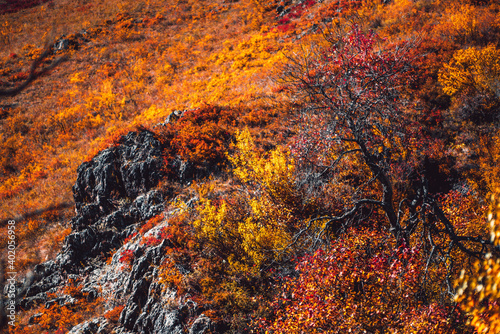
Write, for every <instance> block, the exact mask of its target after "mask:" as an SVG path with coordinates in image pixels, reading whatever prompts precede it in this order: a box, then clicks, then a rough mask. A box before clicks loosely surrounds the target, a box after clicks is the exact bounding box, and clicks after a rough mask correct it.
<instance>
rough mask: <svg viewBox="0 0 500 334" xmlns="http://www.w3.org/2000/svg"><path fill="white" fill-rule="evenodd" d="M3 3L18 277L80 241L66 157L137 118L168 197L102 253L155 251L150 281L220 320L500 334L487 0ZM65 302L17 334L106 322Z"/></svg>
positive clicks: (41, 309) (1, 60)
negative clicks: (152, 146)
mask: <svg viewBox="0 0 500 334" xmlns="http://www.w3.org/2000/svg"><path fill="white" fill-rule="evenodd" d="M0 6H2V8H1V9H0V92H6V91H9V90H11V89H12V88H15V87H21V86H22V85H23V83H26V85H25V86H23V87H22V89H20V90H19V92H16V94H15V95H12V94H3V95H1V94H0V99H1V100H0V141H1V143H2V144H1V145H0V199H1V202H2V203H1V204H0V220H1V222H4V221H7V220H8V219H15V220H16V222H17V223H16V228H17V230H16V237H17V238H18V239H17V240H18V248H17V251H18V253H17V255H18V259H17V261H18V266H19V267H18V270H19V272H20V274H25V273H27V272H28V271H29V270H30V269H32V268H33V266H34V265H36V264H37V263H39V262H41V261H44V260H45V258H47V259H49V258H54V257H55V254H56V252H57V250H58V249H60V247H61V245H62V244H63V242H64V238H65V236H67V235H68V234H69V233H70V232H71V229H70V228H69V224H68V222H69V220H70V217H71V215H72V214H73V212H72V211H73V210H72V205H73V203H72V201H71V198H72V194H71V187H72V185H73V184H74V182H75V178H76V173H75V171H76V169H77V166H78V165H80V164H81V163H82V162H83V161H86V160H89V159H91V158H92V157H93V156H95V154H96V153H97V152H99V151H101V150H103V149H105V148H108V147H111V146H115V145H118V144H119V142H120V138H121V137H122V135H124V134H126V133H127V132H128V131H129V130H135V129H143V128H147V129H149V130H150V131H152V132H155V135H156V137H157V138H159V139H160V140H161V141H162V146H163V147H164V150H163V152H162V158H163V160H164V162H165V163H164V166H163V167H164V170H163V172H165V173H164V174H165V175H166V176H165V179H164V180H162V181H161V183H160V185H159V186H158V188H162V187H163V188H162V189H161V190H165V189H167V190H168V191H166V193H168V194H169V196H170V197H168V198H166V199H165V207H166V210H165V212H163V213H162V214H160V215H157V216H155V217H154V218H152V219H150V220H148V221H142V222H137V223H138V224H137V225H136V228H135V230H134V231H132V232H131V233H130V235H129V237H128V238H126V239H125V241H124V243H123V247H122V248H121V249H120V251H119V252H120V253H119V254H117V256H113V254H108V255H109V256H110V260H109V261H108V263H107V264H106V265H111V263H112V261H113V259H118V260H119V262H120V263H121V264H120V266H121V269H122V270H123V271H124V272H126V271H127V270H128V269H129V268H130V267H131V266H132V265H133V264H134V261H135V259H136V253H134V251H133V250H132V248H131V247H128V246H129V245H131V244H132V243H137V245H138V246H140V247H144V248H148V247H155V246H158V245H160V244H161V243H163V244H164V246H165V250H164V252H165V254H164V255H165V258H164V261H163V263H161V264H160V265H159V266H158V267H157V268H156V269H157V270H158V277H159V278H158V282H159V283H160V284H161V286H162V287H163V289H164V291H166V290H168V289H170V290H169V291H171V290H172V291H173V290H175V291H176V292H177V295H179V296H180V295H189V296H190V298H192V299H193V301H195V302H196V303H197V305H198V307H199V310H203V313H204V314H206V315H207V316H209V317H210V318H211V319H212V320H213V321H214V323H215V324H216V329H217V331H219V332H228V333H238V332H239V333H241V332H248V333H320V332H327V333H348V332H358V333H363V332H366V333H385V332H394V333H424V332H431V333H434V332H437V333H472V332H474V331H476V332H481V333H482V332H484V333H486V332H490V333H495V332H499V331H500V329H499V328H500V326H499V324H498V323H499V321H498V319H499V317H500V311H499V309H498V303H497V301H496V299H498V291H497V288H496V285H497V283H498V282H497V278H496V276H498V275H497V274H498V263H497V262H498V235H497V234H498V233H497V232H498V231H497V230H498V228H497V222H496V219H497V218H496V215H497V211H498V210H497V209H498V208H497V206H498V205H497V199H496V198H497V195H495V196H496V197H494V199H493V200H490V197H491V195H492V194H496V193H497V187H498V185H499V181H500V180H499V178H498V175H499V173H500V169H499V167H498V166H499V164H500V151H499V149H498V147H499V145H500V137H499V135H498V130H499V126H498V121H499V120H500V118H499V115H498V110H499V108H500V83H499V76H500V63H499V56H500V51H499V50H500V45H499V42H498V41H499V40H500V18H499V12H500V5H499V4H498V2H496V1H476V0H465V1H461V2H457V1H452V0H442V1H430V0H418V1H412V0H392V1H383V0H324V1H314V0H296V1H295V0H294V1H278V0H276V1H274V0H273V1H264V2H263V1H255V0H251V1H223V0H216V1H206V0H201V1H198V0H181V1H177V0H176V1H174V0H167V1H160V0H149V1H146V2H141V1H139V2H138V1H131V0H117V1H35V0H33V1H8V3H6V4H4V3H3V2H2V5H0ZM41 55H42V56H43V57H42V58H40V56H41ZM37 59H38V60H39V61H40V63H39V64H38V67H36V66H35V67H33V64H37V63H36V62H37ZM63 59H64V60H65V62H64V63H62V62H61V61H62V60H63ZM51 64H53V65H55V66H51ZM41 69H47V70H46V71H43V70H41ZM30 75H32V76H33V75H34V76H33V80H30V81H29V82H28V81H27V80H29V78H30ZM180 170H181V171H187V172H186V173H188V174H189V175H187V174H186V175H185V174H182V173H181V174H182V175H179V173H178V172H179V171H180ZM488 206H491V207H492V208H493V209H492V210H491V214H490V216H489V217H487V214H486V211H487V209H486V208H487V207H488ZM4 225H5V224H4ZM4 225H2V224H0V234H3V233H4V232H6V231H7V228H6V226H4ZM490 226H491V238H490V232H489V228H490ZM5 245H6V241H5V240H4V239H1V238H0V246H2V247H3V248H5V247H4V246H5ZM37 250H40V252H37ZM39 253H40V254H43V258H42V257H41V256H40V255H39ZM0 260H1V261H2V265H4V262H5V261H4V260H5V259H3V258H2V259H0ZM470 263H473V266H470V265H469V264H470ZM461 273H462V274H461ZM61 296H68V300H70V299H71V302H67V303H64V302H61V303H59V302H54V303H48V304H46V305H36V306H35V307H34V308H32V309H31V310H26V315H24V316H23V317H22V318H21V320H20V323H19V327H17V329H16V330H17V332H27V333H29V332H32V333H35V332H37V333H38V332H43V331H49V332H56V331H67V330H70V329H71V327H72V326H73V325H75V324H77V323H79V322H82V321H84V320H87V319H89V318H91V317H94V316H104V317H105V318H106V319H107V320H108V321H109V322H110V323H112V324H114V325H119V318H120V317H119V314H120V312H121V311H122V310H123V307H124V306H123V305H122V304H121V302H120V303H116V304H114V305H115V306H116V305H120V306H116V307H113V308H112V309H110V310H107V311H106V312H104V308H103V301H102V300H101V299H100V298H97V299H95V300H90V299H88V298H87V297H88V296H87V295H85V293H82V292H81V286H80V285H79V283H78V282H76V281H73V282H69V283H68V284H67V287H61V288H60V289H59V290H57V292H56V293H55V294H54V295H50V296H49V297H50V298H52V297H53V298H52V299H54V300H56V299H57V298H58V297H61ZM70 297H71V298H70ZM38 313H39V314H38ZM37 314H38V315H37ZM30 317H32V320H31V323H29V322H30V320H29V318H30Z"/></svg>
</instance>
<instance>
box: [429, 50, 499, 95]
mask: <svg viewBox="0 0 500 334" xmlns="http://www.w3.org/2000/svg"><path fill="white" fill-rule="evenodd" d="M499 78H500V50H498V49H497V48H496V47H495V46H493V45H489V46H487V47H485V48H482V49H478V48H475V47H472V48H468V49H464V50H458V51H457V52H455V54H454V55H453V58H452V60H451V61H450V62H449V63H448V64H445V65H444V67H443V69H442V70H441V72H440V73H439V82H440V83H441V85H442V86H443V91H444V92H445V93H446V94H448V95H455V94H458V93H461V92H463V91H467V90H468V89H470V88H474V89H477V90H480V91H486V92H489V93H493V94H495V95H496V97H497V98H499V97H500V80H499Z"/></svg>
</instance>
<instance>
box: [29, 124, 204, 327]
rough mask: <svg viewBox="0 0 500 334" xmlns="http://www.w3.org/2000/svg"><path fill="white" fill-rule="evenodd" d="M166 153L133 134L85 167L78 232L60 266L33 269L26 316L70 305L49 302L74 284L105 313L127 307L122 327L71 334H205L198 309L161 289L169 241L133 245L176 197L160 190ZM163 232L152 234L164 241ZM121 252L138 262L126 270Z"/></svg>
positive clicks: (151, 138) (77, 194) (102, 321)
mask: <svg viewBox="0 0 500 334" xmlns="http://www.w3.org/2000/svg"><path fill="white" fill-rule="evenodd" d="M162 150H163V147H162V143H161V142H160V141H159V140H158V139H157V138H156V137H155V135H154V134H153V133H151V132H149V131H140V132H131V133H129V134H128V135H126V136H125V137H123V138H122V140H121V141H120V142H119V144H118V145H117V146H115V147H112V148H109V149H106V150H104V151H102V152H100V153H99V154H98V155H97V156H96V157H94V158H93V159H92V160H91V161H89V162H85V163H83V164H82V165H80V167H79V168H78V178H77V181H76V183H75V185H74V187H73V194H74V200H75V204H76V216H75V217H74V218H73V219H72V220H71V225H72V230H73V231H72V233H71V234H70V235H69V236H67V237H66V239H65V241H64V245H63V248H62V250H61V251H60V253H59V254H58V256H57V257H56V259H55V260H52V261H48V262H45V263H42V264H40V265H38V266H36V267H35V269H34V277H35V279H34V282H33V284H31V286H30V287H29V288H28V289H27V291H26V294H25V296H24V298H23V299H22V300H21V302H20V304H21V305H20V306H21V307H22V308H23V309H28V308H30V307H32V306H34V305H37V304H40V303H45V304H46V303H58V302H67V300H68V298H67V296H60V297H59V296H58V299H57V300H48V299H47V293H50V292H57V291H59V290H60V287H61V286H63V285H64V284H65V283H66V282H67V281H68V280H69V279H70V278H77V279H78V280H79V282H80V283H81V284H83V289H82V291H83V292H85V293H86V295H87V296H88V297H87V298H91V299H95V298H98V297H102V300H104V301H105V307H106V309H112V308H114V307H116V306H118V305H123V306H124V307H123V311H122V312H121V315H120V317H119V321H118V324H112V323H109V322H108V321H107V319H106V318H103V317H99V318H95V319H91V320H89V321H86V322H85V323H82V324H79V325H77V326H75V327H74V328H73V329H72V330H71V331H70V333H106V332H109V331H110V330H111V329H112V330H113V331H114V332H116V333H193V334H201V333H205V332H207V331H208V330H209V329H211V328H212V327H213V325H212V323H211V321H210V319H209V318H208V317H205V316H204V315H203V314H201V312H200V310H197V309H196V307H193V305H194V303H193V302H191V301H189V299H186V298H183V297H182V296H177V294H176V292H175V291H172V290H169V289H165V288H164V287H163V286H162V285H161V284H160V283H159V277H158V276H159V273H158V267H159V266H160V264H161V263H162V262H163V260H164V259H165V256H167V255H166V254H167V252H165V248H166V247H169V243H170V241H169V240H163V241H162V242H161V243H160V244H157V245H153V246H151V245H147V244H144V243H142V242H141V238H142V236H140V235H137V236H135V237H134V235H135V234H134V233H135V232H136V231H137V230H138V227H139V226H140V225H141V223H142V222H145V221H146V220H148V219H150V218H152V217H154V216H156V215H158V214H160V213H162V212H164V210H165V203H166V202H167V201H168V199H169V198H170V196H171V193H170V191H169V190H168V189H167V190H165V189H163V190H158V189H155V187H156V186H157V185H158V182H159V181H160V180H161V178H162V177H164V174H163V171H162V170H163V158H162ZM182 172H183V171H182V170H181V169H179V173H182ZM178 179H181V177H180V176H179V177H178ZM167 215H168V214H167ZM163 224H166V221H165V222H163ZM163 226H164V225H163ZM161 227H162V224H160V225H159V226H157V227H156V228H153V229H152V230H150V231H149V232H148V233H149V234H155V233H159V231H160V229H161ZM126 238H128V239H127V240H128V241H127V243H125V244H124V240H125V239H126ZM124 251H127V252H132V254H133V260H132V261H131V263H129V264H127V265H125V264H124V263H122V261H121V257H122V253H123V252H124ZM111 254H112V257H111V260H110V261H109V260H108V261H106V259H107V258H109V256H110V255H111ZM82 278H83V279H82ZM188 320H189V321H188ZM188 322H189V323H192V325H191V326H190V327H189V326H187V323H188Z"/></svg>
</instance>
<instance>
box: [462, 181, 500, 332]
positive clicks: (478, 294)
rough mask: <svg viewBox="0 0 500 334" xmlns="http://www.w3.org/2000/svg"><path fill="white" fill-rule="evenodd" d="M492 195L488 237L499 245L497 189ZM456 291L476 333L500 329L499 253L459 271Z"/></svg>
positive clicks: (499, 227) (499, 330) (499, 204)
mask: <svg viewBox="0 0 500 334" xmlns="http://www.w3.org/2000/svg"><path fill="white" fill-rule="evenodd" d="M499 190H500V189H497V194H496V195H494V196H492V202H493V206H492V209H491V211H490V213H489V214H488V220H489V223H490V229H491V240H492V241H493V243H494V245H495V246H496V247H497V248H498V246H500V225H499V223H498V219H499V213H500V201H499V198H498V196H499V193H498V191H499ZM457 285H458V291H457V295H456V296H455V300H456V301H457V302H458V303H460V304H461V306H462V308H463V309H464V310H465V311H466V312H468V313H470V314H471V316H472V318H471V320H470V322H471V324H472V325H473V326H474V327H476V330H477V332H478V333H500V305H499V303H498V301H499V300H500V257H498V254H496V255H494V254H492V253H489V254H487V255H486V258H485V259H483V260H478V261H476V262H475V263H474V267H473V269H472V272H471V273H470V274H466V273H465V270H463V271H462V274H461V276H460V278H459V279H458V281H457Z"/></svg>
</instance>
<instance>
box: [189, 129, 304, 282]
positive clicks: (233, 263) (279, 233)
mask: <svg viewBox="0 0 500 334" xmlns="http://www.w3.org/2000/svg"><path fill="white" fill-rule="evenodd" d="M236 139H237V140H236V144H235V150H236V152H235V154H233V155H232V156H229V155H228V159H229V160H230V161H231V163H232V164H233V166H234V169H233V173H234V174H235V176H236V177H237V178H238V179H239V180H240V181H242V182H243V183H245V184H246V185H247V187H248V191H247V192H246V195H243V196H242V197H241V198H236V199H234V198H233V199H227V200H226V199H221V200H213V199H209V198H207V196H206V194H208V193H211V191H209V189H208V188H209V186H205V187H201V188H200V189H199V191H198V193H199V197H200V202H199V206H198V208H197V211H198V214H199V217H200V218H199V219H198V220H196V221H195V222H194V227H195V229H196V231H197V235H198V236H199V237H200V238H202V239H203V240H205V242H208V243H210V244H211V245H212V246H213V247H215V248H216V249H218V250H219V251H220V252H221V254H225V255H226V256H227V261H228V263H229V266H230V271H231V272H233V273H236V272H244V273H249V274H257V273H258V271H259V270H260V268H261V267H262V266H263V265H265V264H268V263H270V262H271V261H275V260H278V259H279V257H280V254H281V253H282V251H283V250H284V249H285V247H286V246H287V245H288V244H289V243H290V240H291V229H292V227H293V223H294V215H293V213H294V210H295V209H296V204H297V202H298V201H300V196H299V195H298V191H297V190H296V188H295V181H294V174H293V173H294V164H293V160H292V158H291V157H290V156H289V153H288V152H287V151H286V150H285V149H283V148H281V147H278V148H277V149H275V150H273V151H271V152H270V153H269V155H267V156H263V155H262V154H259V153H258V152H257V149H256V148H255V145H254V143H253V140H252V138H251V137H250V134H249V132H248V131H247V130H246V131H242V132H238V133H237V134H236ZM207 189H208V190H207Z"/></svg>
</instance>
